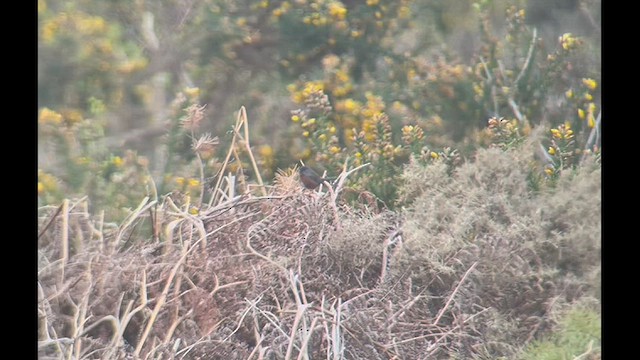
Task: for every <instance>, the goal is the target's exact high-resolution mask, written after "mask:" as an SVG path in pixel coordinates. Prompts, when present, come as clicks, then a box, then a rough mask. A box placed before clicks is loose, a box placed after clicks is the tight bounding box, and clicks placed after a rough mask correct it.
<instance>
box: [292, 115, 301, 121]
mask: <svg viewBox="0 0 640 360" xmlns="http://www.w3.org/2000/svg"><path fill="white" fill-rule="evenodd" d="M291 121H293V122H298V121H300V116H298V115H293V116H292V117H291Z"/></svg>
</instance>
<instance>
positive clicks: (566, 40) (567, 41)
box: [559, 33, 578, 50]
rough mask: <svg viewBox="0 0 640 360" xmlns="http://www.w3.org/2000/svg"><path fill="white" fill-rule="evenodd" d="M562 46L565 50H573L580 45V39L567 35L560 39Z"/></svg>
mask: <svg viewBox="0 0 640 360" xmlns="http://www.w3.org/2000/svg"><path fill="white" fill-rule="evenodd" d="M559 41H560V45H561V46H562V48H563V49H565V50H571V49H574V48H575V47H576V45H577V44H578V39H577V38H576V37H575V36H573V34H571V33H565V34H563V35H562V36H560V38H559Z"/></svg>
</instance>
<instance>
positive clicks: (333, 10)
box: [329, 1, 347, 20]
mask: <svg viewBox="0 0 640 360" xmlns="http://www.w3.org/2000/svg"><path fill="white" fill-rule="evenodd" d="M329 15H331V17H333V18H334V19H337V20H344V18H345V17H346V16H347V8H345V7H344V5H342V3H341V2H339V1H336V2H332V3H331V4H329Z"/></svg>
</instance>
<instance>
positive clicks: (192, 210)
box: [189, 206, 200, 215]
mask: <svg viewBox="0 0 640 360" xmlns="http://www.w3.org/2000/svg"><path fill="white" fill-rule="evenodd" d="M199 213H200V210H198V208H197V207H195V206H192V207H191V208H190V209H189V214H191V215H198V214H199Z"/></svg>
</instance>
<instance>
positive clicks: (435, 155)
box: [429, 151, 440, 160]
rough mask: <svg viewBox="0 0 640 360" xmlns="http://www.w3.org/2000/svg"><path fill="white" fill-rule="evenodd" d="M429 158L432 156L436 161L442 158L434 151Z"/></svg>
mask: <svg viewBox="0 0 640 360" xmlns="http://www.w3.org/2000/svg"><path fill="white" fill-rule="evenodd" d="M429 156H431V158H432V159H434V160H435V159H437V158H438V157H440V156H439V155H438V153H437V152H434V151H432V152H431V153H430V154H429Z"/></svg>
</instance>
